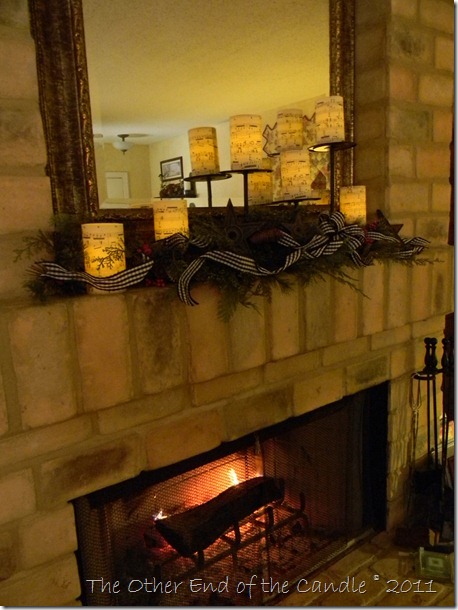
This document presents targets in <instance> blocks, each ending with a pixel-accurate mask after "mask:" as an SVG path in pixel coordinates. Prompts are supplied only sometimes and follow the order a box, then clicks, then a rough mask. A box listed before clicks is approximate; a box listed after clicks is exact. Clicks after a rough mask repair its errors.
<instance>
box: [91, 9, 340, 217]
mask: <svg viewBox="0 0 458 610" xmlns="http://www.w3.org/2000/svg"><path fill="white" fill-rule="evenodd" d="M83 16H84V31H85V41H86V55H87V66H88V79H89V90H90V98H91V110H92V121H93V131H94V135H95V154H96V169H97V183H98V191H99V200H100V203H101V206H102V207H104V208H107V207H108V208H110V207H117V205H119V204H121V205H122V203H123V202H126V203H130V205H140V204H141V203H142V202H144V203H145V204H146V203H147V202H148V201H150V200H151V199H152V198H153V197H155V196H156V197H157V196H158V195H159V192H160V179H159V173H160V162H161V160H162V158H174V157H180V156H181V157H182V158H183V169H184V175H185V176H187V175H189V172H190V171H191V167H190V161H189V146H188V141H187V137H186V136H187V131H188V130H189V129H190V128H192V127H200V126H212V127H218V126H220V129H219V134H218V144H219V148H220V157H221V161H222V166H221V168H222V169H229V167H230V165H229V164H228V163H229V160H228V159H226V150H225V149H228V131H227V130H228V124H227V121H228V118H229V117H230V116H231V115H235V114H245V113H247V114H260V115H262V116H263V120H264V125H265V124H267V123H269V124H271V125H272V124H273V123H274V122H275V117H276V110H277V109H278V108H281V107H285V106H286V107H288V106H290V107H291V106H292V107H296V106H295V104H296V105H297V103H298V102H299V101H302V100H311V99H312V98H316V97H318V96H320V95H328V94H329V6H328V0H319V1H318V2H317V0H300V1H298V0H281V2H276V1H274V0H268V1H266V0H251V1H250V2H246V1H245V0H234V1H233V2H231V3H227V2H226V1H225V0H175V1H174V2H170V1H169V0H154V1H152V0H135V1H134V2H131V3H130V4H129V10H126V3H125V1H124V0H83ZM305 105H306V106H308V107H307V108H304V113H307V114H310V113H313V104H312V103H308V104H307V103H306V104H305ZM224 123H226V125H227V128H225V129H224V130H223V124H224ZM226 132H227V134H226ZM120 136H122V137H120ZM180 136H181V137H180ZM183 136H184V137H183ZM172 138H176V141H175V142H170V143H169V145H167V144H166V142H167V141H168V140H171V139H172ZM113 143H115V145H117V146H120V145H122V144H124V143H126V144H127V146H129V145H130V146H131V148H129V150H127V151H122V150H119V148H118V149H116V148H113ZM121 143H122V144H121ZM127 146H126V148H127ZM239 182H240V181H237V180H235V181H234V180H231V183H230V184H228V183H226V184H223V183H218V184H215V185H214V192H215V195H214V204H215V202H216V205H225V203H226V202H227V193H228V192H229V193H230V194H231V195H232V200H233V202H234V203H236V200H238V198H239V197H240V196H241V192H240V193H239V192H238V191H241V184H239ZM204 189H205V187H204V185H199V184H197V191H198V193H199V192H200V195H199V194H198V198H197V199H195V200H194V202H195V204H196V205H206V201H205V197H202V195H204V193H203V191H204ZM231 189H233V191H234V192H232V193H231V192H230V191H231ZM219 193H220V194H219ZM110 201H111V202H112V203H111V204H110ZM123 207H124V206H123Z"/></svg>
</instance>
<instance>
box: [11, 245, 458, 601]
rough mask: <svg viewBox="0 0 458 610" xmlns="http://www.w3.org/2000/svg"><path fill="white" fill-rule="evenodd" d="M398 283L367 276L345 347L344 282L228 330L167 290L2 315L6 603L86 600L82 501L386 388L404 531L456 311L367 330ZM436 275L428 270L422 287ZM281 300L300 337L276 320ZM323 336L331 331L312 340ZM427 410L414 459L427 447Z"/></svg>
mask: <svg viewBox="0 0 458 610" xmlns="http://www.w3.org/2000/svg"><path fill="white" fill-rule="evenodd" d="M446 252H448V251H447V250H445V251H444V252H443V253H442V254H444V253H446ZM447 264H448V265H451V264H452V261H451V260H448V262H447ZM397 271H398V267H397V266H396V265H394V264H390V265H387V266H381V265H378V266H376V267H374V268H368V269H365V270H361V271H360V272H359V273H358V274H357V276H356V277H355V279H356V280H357V281H358V282H359V283H358V286H359V287H360V288H362V289H363V290H364V292H365V294H366V295H367V296H363V294H361V293H359V292H354V293H352V296H351V298H350V297H349V295H347V296H346V299H345V303H346V306H347V307H350V312H349V313H350V318H354V320H355V322H354V324H351V332H350V333H349V335H350V338H347V337H345V338H344V339H343V340H340V339H339V337H340V335H341V332H342V331H341V324H340V323H336V320H339V319H342V317H343V311H342V309H341V306H342V301H341V300H339V299H336V300H334V299H333V298H327V299H326V301H324V302H323V301H321V302H320V303H321V307H318V306H317V302H318V299H319V296H320V294H325V295H328V296H330V297H332V295H334V294H338V293H340V292H341V291H342V286H341V285H339V284H337V283H336V281H335V280H328V281H322V282H319V283H317V284H316V285H315V286H310V287H305V288H304V287H299V286H296V287H295V289H294V290H293V291H292V292H291V293H289V294H288V295H285V294H282V293H280V292H276V293H274V295H273V299H272V302H271V303H268V302H266V301H265V302H263V303H261V304H260V305H261V311H260V313H255V312H252V311H251V310H245V309H240V310H239V311H237V312H236V315H235V317H234V318H233V319H232V320H231V321H230V322H229V323H228V324H223V323H222V322H220V321H219V319H218V317H217V307H218V302H217V294H215V293H214V291H212V289H210V288H208V287H200V288H199V289H198V290H195V291H194V293H193V294H194V296H196V297H198V300H200V303H201V304H200V305H198V306H196V307H192V308H191V307H187V306H185V305H183V304H182V303H180V302H179V301H178V300H177V299H176V297H175V298H171V297H173V295H171V294H170V292H171V291H173V290H174V289H157V288H150V289H141V290H133V291H128V292H126V293H122V294H116V295H103V296H85V297H79V298H75V299H65V300H60V301H56V302H52V303H48V304H42V305H30V304H21V305H19V304H18V303H16V304H15V305H14V306H13V305H11V306H9V307H3V308H2V310H1V312H0V344H1V345H2V351H1V354H0V366H1V371H2V375H3V377H2V379H3V385H2V398H3V400H2V411H1V413H2V421H3V427H2V431H1V436H0V494H1V497H2V498H8V501H7V502H3V503H2V505H1V506H0V557H2V558H3V559H4V561H3V562H2V565H3V566H4V567H3V568H2V570H3V574H2V575H0V600H1V601H2V603H4V604H5V605H28V604H38V603H45V604H46V605H63V604H68V603H71V602H72V600H74V598H75V597H76V596H77V595H78V586H79V585H78V571H77V566H76V562H75V559H74V551H75V550H76V534H75V528H74V523H73V514H72V511H71V509H70V508H69V504H68V503H69V502H70V501H71V500H72V499H74V498H76V497H78V496H81V495H84V494H86V493H89V492H91V491H95V490H97V489H101V488H103V487H105V486H108V485H112V484H114V483H117V482H119V481H122V480H126V479H129V478H132V477H134V476H136V475H137V474H138V473H140V472H141V471H142V470H150V469H156V468H159V467H162V466H166V465H169V464H172V463H175V462H177V461H181V460H183V459H186V458H188V457H192V456H194V455H198V454H200V453H202V452H204V451H207V450H210V449H212V448H215V447H217V446H218V445H220V444H221V443H224V442H227V441H230V440H234V439H237V438H240V437H241V436H243V435H245V434H247V433H250V432H253V431H256V430H259V429H262V428H264V427H266V426H270V425H273V424H275V423H279V422H281V421H284V420H286V419H288V418H291V417H295V416H298V415H302V414H303V413H307V412H309V411H312V410H314V409H317V408H319V407H321V406H325V405H327V404H329V403H331V402H334V401H336V400H339V399H340V398H342V397H343V396H347V395H350V394H353V393H355V392H358V391H360V390H362V389H365V388H368V387H371V386H374V385H377V384H379V383H383V382H385V381H390V393H389V394H390V397H389V422H388V425H389V447H388V452H389V480H388V506H387V514H388V528H389V529H392V528H393V527H394V526H395V525H396V524H398V523H399V521H400V520H401V519H402V518H403V516H404V514H405V507H406V500H407V496H406V491H407V490H406V482H407V477H408V472H409V466H410V455H411V409H410V402H409V400H410V398H409V396H410V384H411V373H412V372H413V371H415V370H419V369H421V368H422V366H423V358H424V343H423V339H424V337H425V336H435V337H437V338H438V339H439V343H440V339H441V336H442V330H443V318H444V314H445V313H446V312H447V311H449V309H450V308H451V303H450V302H449V303H448V305H447V308H446V309H444V310H438V309H437V308H436V304H435V303H434V299H433V298H431V299H430V300H429V309H428V315H427V317H426V318H423V317H418V315H416V314H415V308H413V307H411V308H408V310H407V312H406V313H405V314H404V315H403V316H398V318H397V323H396V321H395V318H394V317H393V318H391V317H390V316H389V315H388V314H387V312H386V311H385V312H384V310H383V308H381V307H379V308H378V310H377V311H378V312H379V314H378V315H377V319H376V320H374V323H373V326H372V327H371V328H370V329H369V330H367V328H366V326H367V325H365V324H363V323H362V320H363V318H364V317H365V316H366V313H365V312H366V308H367V307H368V306H369V305H368V304H369V303H372V302H373V300H374V298H380V299H381V303H389V302H391V300H396V293H397V292H399V293H400V294H404V293H405V291H406V290H407V287H408V286H409V283H410V279H411V276H412V274H413V272H414V269H410V268H407V269H406V273H403V274H401V275H399V274H398V273H397ZM437 273H441V270H440V269H439V268H436V267H435V266H434V265H433V266H432V269H431V272H430V273H429V271H428V273H427V274H426V275H425V288H426V289H428V288H430V287H431V286H432V284H433V283H434V281H435V280H434V278H435V276H436V274H437ZM320 287H321V291H320ZM393 287H395V289H396V290H395V291H394V293H393V294H391V291H392V290H393ZM285 300H286V301H287V309H288V311H289V312H290V318H289V325H290V326H291V328H294V329H297V330H296V332H294V333H292V334H290V333H288V332H287V330H288V325H287V324H286V323H285V322H282V323H281V324H280V323H278V304H279V303H284V302H285ZM165 302H167V303H168V306H167V308H165V307H164V303H165ZM349 304H350V305H349ZM346 313H347V312H346V311H345V314H346ZM323 320H324V323H323ZM325 325H327V327H328V329H327V332H326V334H325V335H323V334H322V333H321V331H320V332H318V334H317V330H316V329H317V328H318V329H321V328H323V327H324V326H325ZM374 328H376V329H377V330H374ZM51 329H52V332H51ZM109 329H111V334H110V333H109ZM285 329H286V331H285ZM314 337H315V338H314ZM310 338H312V339H310ZM250 341H252V342H254V343H255V344H256V345H255V346H254V349H250V348H249V347H250ZM311 341H313V342H314V343H315V347H310V345H311ZM259 346H261V347H259ZM278 353H280V354H282V356H281V357H276V356H277V355H278ZM240 354H245V358H244V359H243V358H240V357H239V356H240ZM158 379H160V382H159V381H158ZM438 400H439V401H440V400H441V396H440V393H439V395H438ZM424 409H425V407H424V406H423V415H422V419H421V428H420V434H419V445H418V449H417V451H418V456H421V455H422V454H424V453H425V447H426V440H425V437H426V433H425V430H426V419H425V414H424ZM51 523H52V524H53V526H52V527H50V524H51ZM40 536H41V537H42V539H43V540H42V543H41V544H42V547H43V552H38V549H37V547H36V545H37V539H39V538H40Z"/></svg>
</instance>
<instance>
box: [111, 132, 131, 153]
mask: <svg viewBox="0 0 458 610" xmlns="http://www.w3.org/2000/svg"><path fill="white" fill-rule="evenodd" d="M128 137H129V134H128V133H120V134H119V135H118V138H121V140H116V141H115V142H113V146H114V147H115V148H116V150H120V151H121V152H122V154H123V155H124V154H126V152H127V151H128V150H130V149H131V148H132V146H133V144H131V143H130V142H126V138H128Z"/></svg>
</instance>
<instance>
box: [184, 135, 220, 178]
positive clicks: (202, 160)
mask: <svg viewBox="0 0 458 610" xmlns="http://www.w3.org/2000/svg"><path fill="white" fill-rule="evenodd" d="M188 138H189V150H190V153H191V167H192V172H191V173H192V175H193V176H202V175H205V174H217V173H218V172H219V155H218V143H217V140H216V129H215V128H214V127H195V128H194V129H190V130H189V131H188Z"/></svg>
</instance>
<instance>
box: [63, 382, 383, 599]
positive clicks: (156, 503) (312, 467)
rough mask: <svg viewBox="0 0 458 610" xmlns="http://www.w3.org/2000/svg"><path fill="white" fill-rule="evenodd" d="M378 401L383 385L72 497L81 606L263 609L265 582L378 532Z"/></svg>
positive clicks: (271, 593)
mask: <svg viewBox="0 0 458 610" xmlns="http://www.w3.org/2000/svg"><path fill="white" fill-rule="evenodd" d="M387 398H388V395H387V384H386V383H385V384H382V385H379V386H376V387H375V388H371V389H369V390H364V391H362V392H359V393H357V394H356V395H353V396H350V397H346V398H344V399H341V400H340V401H337V402H335V403H333V404H332V405H328V406H326V407H321V408H320V409H317V410H315V411H313V412H312V413H309V414H305V415H303V416H299V417H295V418H291V419H289V420H287V421H286V422H283V423H281V424H277V425H274V426H270V427H268V428H264V429H263V430H260V431H258V432H255V433H254V434H249V435H247V436H245V437H242V438H241V439H238V440H237V441H232V442H229V443H224V444H223V445H221V446H220V447H218V448H216V449H215V450H212V451H209V452H206V453H205V454H203V455H199V456H196V457H195V458H190V459H188V460H184V461H183V462H181V463H179V464H174V465H173V466H171V467H170V466H169V467H165V468H162V469H158V470H155V471H148V472H143V473H141V475H139V476H138V477H135V478H134V479H130V480H129V481H126V482H124V483H119V484H117V485H114V486H110V487H108V488H105V489H102V490H100V491H97V492H94V493H92V494H88V495H86V496H84V497H81V498H77V499H76V500H75V501H74V507H75V515H76V522H77V531H78V541H79V545H78V558H79V564H80V571H81V583H82V590H83V598H82V600H83V603H84V605H89V606H94V605H97V606H103V605H110V606H117V605H128V606H137V605H143V606H144V605H151V604H154V605H167V606H169V605H173V606H187V605H200V606H207V605H214V604H215V603H217V602H218V603H219V604H224V605H240V603H242V605H257V606H258V605H262V604H264V603H266V602H269V603H271V602H272V601H273V600H275V598H276V597H277V596H278V594H279V593H281V591H279V590H277V589H278V587H279V585H278V584H276V585H275V586H274V583H279V582H281V583H284V582H287V583H289V584H290V583H293V582H297V581H298V579H300V578H303V577H305V576H307V575H309V574H310V573H311V572H313V571H316V570H317V569H319V568H320V567H321V566H323V565H326V564H327V563H329V562H330V561H332V560H335V558H336V557H338V556H339V554H341V553H342V552H344V551H346V550H348V548H350V547H351V546H352V544H355V543H356V541H357V540H358V539H361V538H362V537H364V536H365V535H366V536H367V535H368V533H369V532H372V533H373V532H374V531H380V530H383V529H384V528H385V519H386V514H385V505H386V489H385V481H386V442H387V437H386V425H387ZM250 580H251V582H252V583H253V584H252V586H251V587H248V586H247V584H246V583H247V581H248V582H249V581H250ZM203 582H205V583H207V587H206V588H204V586H203ZM116 583H117V584H116Z"/></svg>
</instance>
